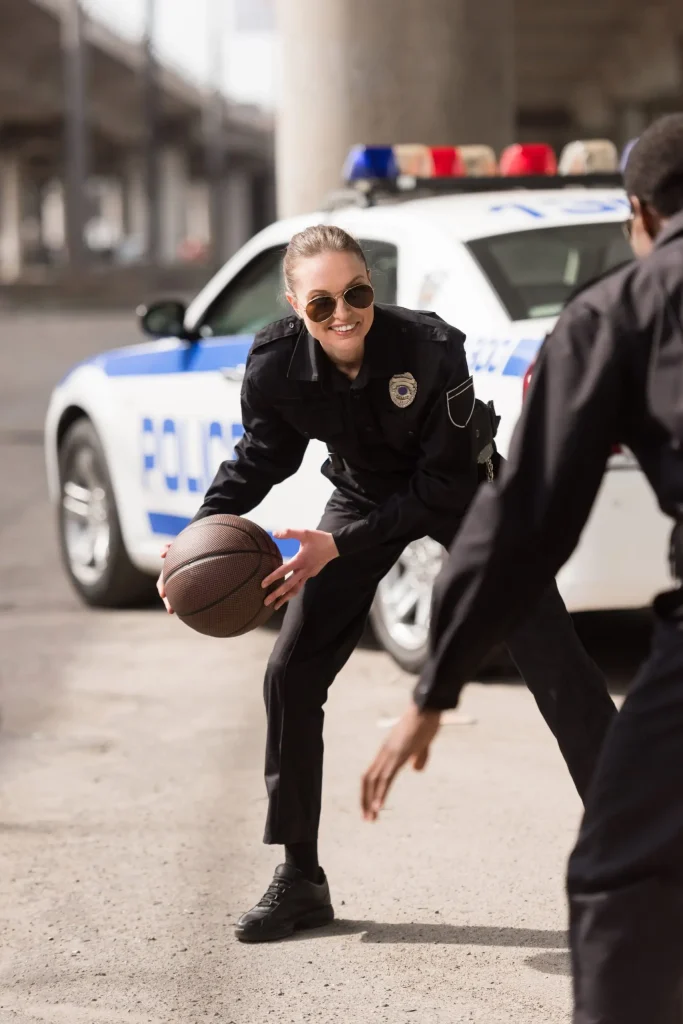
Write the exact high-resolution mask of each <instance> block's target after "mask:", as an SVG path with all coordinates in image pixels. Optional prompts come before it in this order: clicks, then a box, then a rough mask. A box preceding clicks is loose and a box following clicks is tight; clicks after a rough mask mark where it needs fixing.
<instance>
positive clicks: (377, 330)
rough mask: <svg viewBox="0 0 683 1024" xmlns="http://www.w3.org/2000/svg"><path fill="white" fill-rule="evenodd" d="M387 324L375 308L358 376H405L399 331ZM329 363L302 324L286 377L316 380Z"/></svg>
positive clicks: (386, 317)
mask: <svg viewBox="0 0 683 1024" xmlns="http://www.w3.org/2000/svg"><path fill="white" fill-rule="evenodd" d="M392 326H393V325H392V324H391V323H390V322H388V316H387V314H386V313H385V312H384V310H382V309H380V308H379V307H377V306H375V319H374V321H373V324H372V327H371V328H370V330H369V331H368V335H367V337H366V339H365V354H364V356H363V368H362V370H361V375H362V377H363V378H364V379H365V378H366V374H367V378H371V377H393V376H394V374H396V373H404V372H405V369H406V366H405V359H404V346H403V341H402V337H401V331H400V328H398V329H397V328H396V327H394V329H393V330H392ZM329 363H330V360H329V359H328V358H327V356H326V355H325V353H324V352H323V349H322V346H321V345H320V343H319V342H317V341H316V340H315V338H314V337H313V336H312V335H311V334H309V333H308V331H307V330H306V328H305V327H304V325H303V323H302V325H301V330H300V331H299V335H298V337H297V340H296V345H295V346H294V351H293V353H292V358H291V359H290V361H289V368H288V370H287V376H288V377H289V378H290V380H305V381H318V380H320V378H321V377H323V376H324V375H325V373H326V366H325V364H328V366H329Z"/></svg>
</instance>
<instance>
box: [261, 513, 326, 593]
mask: <svg viewBox="0 0 683 1024" xmlns="http://www.w3.org/2000/svg"><path fill="white" fill-rule="evenodd" d="M274 536H275V537H277V538H278V539H279V540H298V541H299V543H300V544H301V547H300V548H299V551H298V552H297V554H296V555H295V556H294V558H292V559H291V561H289V562H287V563H286V564H285V565H281V566H279V568H277V569H276V570H275V572H271V574H270V576H266V578H265V579H264V581H263V583H262V584H261V586H262V587H270V586H272V585H273V583H276V582H277V581H278V580H280V579H282V578H283V577H285V576H286V577H287V578H286V579H285V581H284V583H283V584H282V586H280V587H278V588H277V590H274V591H273V592H272V593H270V594H268V597H267V598H266V600H265V604H266V605H271V604H272V605H274V607H275V609H278V608H282V606H283V605H284V604H286V603H287V601H290V600H291V599H292V598H293V597H295V596H296V594H298V593H299V591H300V590H301V588H302V587H303V585H304V583H305V582H306V580H309V579H311V577H312V576H317V575H318V573H319V572H320V571H321V569H324V568H325V566H326V565H327V563H328V562H331V561H332V559H333V558H338V557H339V552H338V551H337V545H336V544H335V542H334V537H333V536H332V534H331V533H325V531H324V530H278V531H277V532H276V533H275V534H274Z"/></svg>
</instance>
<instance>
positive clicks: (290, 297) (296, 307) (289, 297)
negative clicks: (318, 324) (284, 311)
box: [285, 292, 302, 320]
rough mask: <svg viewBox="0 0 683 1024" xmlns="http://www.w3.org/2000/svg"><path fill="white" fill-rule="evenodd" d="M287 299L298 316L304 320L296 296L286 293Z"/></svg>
mask: <svg viewBox="0 0 683 1024" xmlns="http://www.w3.org/2000/svg"><path fill="white" fill-rule="evenodd" d="M285 298H286V299H287V302H288V303H289V304H290V306H291V307H292V309H293V310H294V312H295V313H296V315H297V316H298V317H299V319H300V320H301V319H302V314H301V311H300V309H299V303H298V302H297V301H296V295H292V293H291V292H285Z"/></svg>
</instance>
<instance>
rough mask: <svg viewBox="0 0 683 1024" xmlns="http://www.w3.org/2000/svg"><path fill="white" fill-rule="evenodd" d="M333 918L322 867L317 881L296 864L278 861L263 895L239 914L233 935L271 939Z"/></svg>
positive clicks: (251, 939)
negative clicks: (252, 905)
mask: <svg viewBox="0 0 683 1024" xmlns="http://www.w3.org/2000/svg"><path fill="white" fill-rule="evenodd" d="M333 920H334V910H333V908H332V903H331V901H330V887H329V885H328V884H327V878H326V877H325V872H324V871H323V870H322V868H321V869H320V881H319V882H317V883H316V882H309V881H308V879H307V878H305V877H304V875H303V874H302V872H301V871H299V869H298V868H295V867H292V866H291V865H290V864H280V865H279V867H277V868H276V869H275V874H274V875H273V881H272V882H271V883H270V885H269V886H268V888H267V889H266V891H265V893H264V894H263V897H262V899H260V900H259V902H258V903H257V904H256V906H255V907H252V909H251V910H248V911H247V913H246V914H242V916H241V918H240V919H239V921H238V922H237V927H236V928H235V935H236V936H237V938H238V939H239V940H240V942H272V941H273V940H274V939H286V938H287V936H288V935H291V934H292V933H293V932H295V931H298V930H299V929H302V928H320V927H322V925H324V924H329V923H330V921H333Z"/></svg>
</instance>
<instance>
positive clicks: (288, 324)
mask: <svg viewBox="0 0 683 1024" xmlns="http://www.w3.org/2000/svg"><path fill="white" fill-rule="evenodd" d="M302 327H303V323H302V321H301V320H299V318H298V317H297V316H294V314H292V316H287V317H284V318H283V319H282V320H276V321H275V323H272V324H268V326H267V327H262V328H261V330H260V331H258V332H257V334H256V335H255V337H254V341H253V344H252V346H251V347H252V350H253V349H256V348H260V347H261V346H262V345H267V344H268V343H269V342H271V341H279V340H280V339H281V338H293V337H295V336H296V335H297V334H298V333H299V332H300V330H301V329H302Z"/></svg>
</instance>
